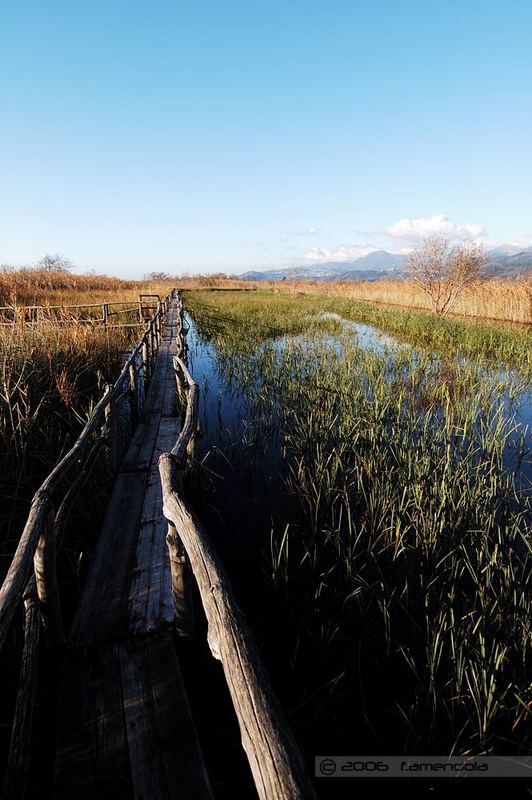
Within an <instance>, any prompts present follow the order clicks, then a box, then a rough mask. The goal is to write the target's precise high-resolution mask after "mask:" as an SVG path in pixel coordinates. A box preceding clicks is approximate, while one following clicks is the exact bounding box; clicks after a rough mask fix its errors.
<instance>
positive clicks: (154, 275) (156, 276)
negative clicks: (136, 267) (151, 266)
mask: <svg viewBox="0 0 532 800" xmlns="http://www.w3.org/2000/svg"><path fill="white" fill-rule="evenodd" d="M171 277H172V276H171V275H170V273H169V272H146V274H145V275H143V276H142V280H144V281H169V280H170V279H171Z"/></svg>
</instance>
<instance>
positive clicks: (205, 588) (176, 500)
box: [159, 453, 314, 800]
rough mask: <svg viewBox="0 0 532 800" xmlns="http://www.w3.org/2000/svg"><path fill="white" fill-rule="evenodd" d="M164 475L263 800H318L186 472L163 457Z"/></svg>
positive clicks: (167, 505)
mask: <svg viewBox="0 0 532 800" xmlns="http://www.w3.org/2000/svg"><path fill="white" fill-rule="evenodd" d="M159 471H160V475H161V482H162V488H163V510H164V514H165V516H166V518H167V519H168V520H169V521H170V522H171V523H172V524H173V525H174V526H175V527H176V529H177V531H178V533H179V537H180V539H181V541H182V542H183V545H184V548H185V550H186V553H187V556H188V559H189V562H190V566H191V569H192V573H193V574H194V577H195V579H196V582H197V585H198V589H199V593H200V597H201V602H202V604H203V608H204V611H205V616H206V618H207V623H208V643H209V647H210V649H211V652H212V654H213V656H214V657H215V658H217V659H219V660H220V661H221V663H222V667H223V670H224V675H225V679H226V681H227V685H228V688H229V692H230V694H231V699H232V701H233V706H234V708H235V711H236V715H237V718H238V723H239V726H240V733H241V737H242V745H243V747H244V750H245V752H246V755H247V757H248V761H249V765H250V768H251V772H252V774H253V779H254V781H255V786H256V789H257V793H258V795H259V798H261V800H272V798H275V799H276V800H296V798H297V800H301V798H313V797H314V790H313V788H312V785H311V783H310V780H309V778H308V775H307V773H306V770H305V766H304V764H303V760H302V758H301V755H300V753H299V750H298V748H297V746H296V744H295V742H294V740H293V738H292V735H291V733H290V731H289V729H288V726H287V724H286V722H285V720H284V716H283V713H282V710H281V708H280V706H279V703H278V701H277V699H276V698H275V697H274V695H273V692H272V689H271V687H270V683H269V680H268V677H267V675H266V673H265V671H264V669H263V666H262V663H261V659H260V657H259V654H258V651H257V648H256V646H255V644H254V642H253V640H252V637H251V634H250V632H249V629H248V627H247V624H246V621H245V619H244V616H243V614H242V612H241V611H240V609H239V607H238V605H237V603H236V600H235V597H234V595H233V591H232V588H231V585H230V583H229V580H228V578H227V575H226V573H225V570H224V568H223V566H222V564H221V562H220V560H219V558H218V556H217V554H216V551H215V549H214V547H213V545H212V542H211V541H210V539H209V537H208V536H207V534H206V533H205V531H204V529H203V526H202V525H201V523H200V521H199V520H198V518H197V517H196V515H195V514H194V512H193V511H192V509H191V508H190V507H189V506H188V504H187V502H186V501H185V500H184V499H183V496H182V494H181V493H180V492H177V491H176V490H175V488H174V487H175V486H176V485H178V484H179V480H180V479H179V477H178V474H179V472H180V471H181V469H180V465H179V462H178V461H177V460H176V457H175V456H173V455H172V454H171V453H163V455H161V457H160V459H159Z"/></svg>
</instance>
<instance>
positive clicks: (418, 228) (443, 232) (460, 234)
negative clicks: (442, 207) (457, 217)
mask: <svg viewBox="0 0 532 800" xmlns="http://www.w3.org/2000/svg"><path fill="white" fill-rule="evenodd" d="M384 233H386V235H387V236H391V237H392V238H394V239H400V240H401V241H403V242H404V243H408V244H413V245H415V244H418V243H419V242H421V241H422V240H423V239H426V238H427V237H429V236H433V235H435V234H436V235H440V236H447V237H448V238H449V239H452V240H456V241H467V242H472V241H475V240H477V239H480V238H482V237H483V236H485V235H486V231H485V229H484V228H483V227H482V225H470V224H468V225H458V224H457V223H456V222H453V221H452V220H450V219H449V217H446V216H445V215H444V214H436V215H435V216H433V217H418V218H417V219H399V220H397V222H394V224H393V225H390V227H389V228H386V229H385V231H384Z"/></svg>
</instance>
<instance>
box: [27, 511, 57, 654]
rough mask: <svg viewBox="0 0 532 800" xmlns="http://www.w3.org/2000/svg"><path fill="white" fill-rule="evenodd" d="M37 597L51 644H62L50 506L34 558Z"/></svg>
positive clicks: (53, 531) (52, 520) (53, 528)
mask: <svg viewBox="0 0 532 800" xmlns="http://www.w3.org/2000/svg"><path fill="white" fill-rule="evenodd" d="M33 566H34V570H35V584H36V587H37V597H38V598H39V606H40V609H41V613H42V619H43V627H44V632H45V634H46V638H47V640H48V643H49V644H50V645H61V644H63V643H64V641H65V635H64V631H63V617H62V614H61V605H60V603H59V589H58V587H57V570H56V567H57V563H56V547H55V513H54V510H53V508H50V510H49V512H48V516H47V519H46V523H45V525H44V530H43V532H42V534H41V536H40V538H39V542H38V544H37V549H36V551H35V556H34V558H33Z"/></svg>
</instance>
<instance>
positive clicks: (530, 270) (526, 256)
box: [239, 245, 532, 281]
mask: <svg viewBox="0 0 532 800" xmlns="http://www.w3.org/2000/svg"><path fill="white" fill-rule="evenodd" d="M516 250H517V252H515V251H516ZM406 258H407V257H406V255H404V254H403V253H391V252H389V251H388V250H374V251H373V252H371V253H368V254H367V255H365V256H360V258H355V259H353V260H352V261H324V262H320V263H315V264H301V265H298V266H294V267H284V268H278V269H269V270H250V271H248V272H245V273H243V274H241V275H239V278H240V279H241V280H255V281H260V280H265V281H266V280H269V281H282V280H318V281H320V280H321V281H327V280H368V281H375V280H380V279H382V278H399V277H405V275H404V272H403V270H402V267H403V266H404V263H405V261H406ZM486 258H487V267H488V272H489V274H490V275H491V276H492V277H504V278H515V277H518V276H520V275H521V276H524V277H529V276H532V247H528V248H524V249H522V250H518V248H516V247H514V246H513V245H501V246H500V247H498V248H494V249H493V250H488V251H487V252H486Z"/></svg>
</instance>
